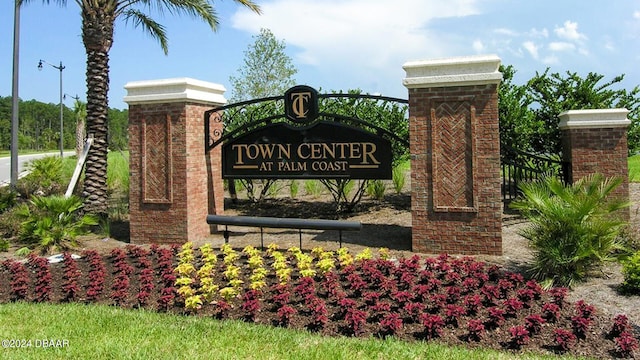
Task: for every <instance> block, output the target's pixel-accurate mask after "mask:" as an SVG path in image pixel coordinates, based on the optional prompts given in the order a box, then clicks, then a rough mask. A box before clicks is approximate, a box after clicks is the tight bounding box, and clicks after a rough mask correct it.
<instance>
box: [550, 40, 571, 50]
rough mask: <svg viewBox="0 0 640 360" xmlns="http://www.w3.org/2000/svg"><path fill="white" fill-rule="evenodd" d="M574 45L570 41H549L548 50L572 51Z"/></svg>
mask: <svg viewBox="0 0 640 360" xmlns="http://www.w3.org/2000/svg"><path fill="white" fill-rule="evenodd" d="M575 48H576V46H575V45H574V44H572V43H568V42H564V41H556V42H551V43H549V50H551V51H572V50H575Z"/></svg>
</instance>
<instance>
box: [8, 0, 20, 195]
mask: <svg viewBox="0 0 640 360" xmlns="http://www.w3.org/2000/svg"><path fill="white" fill-rule="evenodd" d="M19 54H20V2H19V0H15V11H14V14H13V81H12V87H11V98H12V99H11V180H10V183H11V188H12V189H14V190H15V188H16V185H17V183H18V125H19V114H18V106H19V104H20V102H19V98H18V64H19V63H20V62H19V57H20V56H19Z"/></svg>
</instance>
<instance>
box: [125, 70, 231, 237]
mask: <svg viewBox="0 0 640 360" xmlns="http://www.w3.org/2000/svg"><path fill="white" fill-rule="evenodd" d="M125 89H127V96H125V98H124V101H125V102H126V103H128V104H129V157H130V160H129V175H130V180H129V214H130V215H129V216H130V226H131V230H130V234H131V243H132V244H145V243H183V242H186V241H194V240H198V239H202V238H204V237H206V236H208V235H209V234H210V233H211V229H210V226H209V225H208V224H207V222H206V216H207V214H209V213H222V211H223V210H224V193H223V183H222V173H221V168H222V167H221V154H220V148H216V149H213V150H212V151H210V152H209V153H205V144H204V120H203V119H204V112H205V111H206V110H209V109H211V108H212V107H214V106H220V105H223V104H225V103H226V100H225V98H224V96H223V93H224V91H225V88H224V87H223V86H222V85H218V84H213V83H209V82H204V81H199V80H194V79H189V78H176V79H164V80H152V81H136V82H130V83H127V84H126V85H125ZM212 123H214V122H212ZM215 124H217V126H220V127H221V126H222V125H221V124H219V123H215Z"/></svg>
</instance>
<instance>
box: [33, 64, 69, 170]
mask: <svg viewBox="0 0 640 360" xmlns="http://www.w3.org/2000/svg"><path fill="white" fill-rule="evenodd" d="M43 63H45V64H47V65H49V66H51V67H52V68H54V69H57V70H60V157H61V158H62V157H63V152H64V147H63V138H64V136H63V131H64V117H63V115H64V112H63V108H64V104H63V103H62V70H64V66H62V61H60V66H55V65H53V64H50V63H48V62H46V61H44V60H40V61H39V62H38V70H42V64H43Z"/></svg>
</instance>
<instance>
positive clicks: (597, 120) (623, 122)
mask: <svg viewBox="0 0 640 360" xmlns="http://www.w3.org/2000/svg"><path fill="white" fill-rule="evenodd" d="M627 114H629V110H627V109H624V108H622V109H587V110H568V111H563V112H561V113H560V115H558V117H559V118H560V124H559V125H558V126H559V128H560V130H570V129H601V128H618V127H628V126H629V125H631V120H629V119H627Z"/></svg>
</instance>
